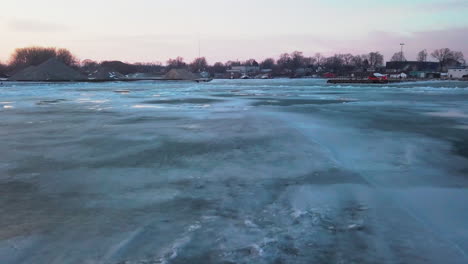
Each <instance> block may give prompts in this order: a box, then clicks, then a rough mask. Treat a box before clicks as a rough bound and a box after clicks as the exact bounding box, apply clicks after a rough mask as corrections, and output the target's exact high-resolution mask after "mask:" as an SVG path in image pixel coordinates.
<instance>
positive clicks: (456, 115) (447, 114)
mask: <svg viewBox="0 0 468 264" xmlns="http://www.w3.org/2000/svg"><path fill="white" fill-rule="evenodd" d="M427 114H428V115H430V116H437V117H448V118H468V114H466V113H463V112H461V111H458V110H449V111H441V112H430V113H427Z"/></svg>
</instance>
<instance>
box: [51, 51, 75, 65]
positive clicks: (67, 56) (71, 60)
mask: <svg viewBox="0 0 468 264" xmlns="http://www.w3.org/2000/svg"><path fill="white" fill-rule="evenodd" d="M55 56H56V57H57V59H59V60H60V61H62V62H63V63H65V64H66V65H68V66H77V65H78V60H77V58H76V57H75V56H73V54H72V53H71V52H70V51H69V50H67V49H58V50H57V51H56V55H55Z"/></svg>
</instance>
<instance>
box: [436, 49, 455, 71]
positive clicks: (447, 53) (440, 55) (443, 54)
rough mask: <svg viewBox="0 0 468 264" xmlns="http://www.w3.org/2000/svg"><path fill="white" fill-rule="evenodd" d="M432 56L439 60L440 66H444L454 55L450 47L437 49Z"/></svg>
mask: <svg viewBox="0 0 468 264" xmlns="http://www.w3.org/2000/svg"><path fill="white" fill-rule="evenodd" d="M431 56H432V57H433V58H434V59H436V60H438V61H439V63H440V66H441V67H443V66H444V65H445V64H446V63H447V61H448V60H449V59H451V57H452V51H451V50H450V49H449V48H443V49H436V50H434V51H433V52H432V53H431Z"/></svg>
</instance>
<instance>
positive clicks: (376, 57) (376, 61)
mask: <svg viewBox="0 0 468 264" xmlns="http://www.w3.org/2000/svg"><path fill="white" fill-rule="evenodd" d="M367 60H368V62H369V66H370V67H372V68H375V67H379V66H382V65H383V63H384V56H383V55H382V54H380V52H378V51H376V52H370V53H369V54H368V58H367Z"/></svg>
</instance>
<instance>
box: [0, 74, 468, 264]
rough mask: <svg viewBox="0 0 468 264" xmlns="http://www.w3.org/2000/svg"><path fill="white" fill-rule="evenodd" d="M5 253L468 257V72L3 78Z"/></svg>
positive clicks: (151, 257) (15, 256)
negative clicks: (409, 79)
mask: <svg viewBox="0 0 468 264" xmlns="http://www.w3.org/2000/svg"><path fill="white" fill-rule="evenodd" d="M0 121H1V129H0V143H1V144H0V210H1V211H0V263H11V264H16V263H28V264H29V263H34V264H46V263H47V264H55V263H56V264H82V263H85V264H91V263H93V264H94V263H105V264H116V263H129V264H130V263H131V264H133V263H139V264H143V263H184V264H186V263H187V264H189V263H190V264H191V263H277V264H279V263H467V262H468V256H467V254H468V189H467V187H468V82H422V83H408V84H395V85H388V86H358V85H356V86H332V85H327V84H325V81H323V80H261V81H260V80H242V81H240V80H225V81H221V80H216V81H213V82H211V83H206V84H196V83H189V82H187V83H185V82H136V83H102V84H93V83H88V84H35V83H4V84H3V86H0Z"/></svg>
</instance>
